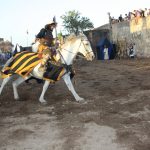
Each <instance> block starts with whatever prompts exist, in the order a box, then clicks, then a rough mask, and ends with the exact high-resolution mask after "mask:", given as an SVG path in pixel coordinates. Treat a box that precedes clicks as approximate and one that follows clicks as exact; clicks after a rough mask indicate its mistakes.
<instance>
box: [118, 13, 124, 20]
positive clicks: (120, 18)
mask: <svg viewBox="0 0 150 150" xmlns="http://www.w3.org/2000/svg"><path fill="white" fill-rule="evenodd" d="M118 21H119V22H122V21H123V18H122V14H120V16H119V18H118Z"/></svg>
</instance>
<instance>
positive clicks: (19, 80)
mask: <svg viewBox="0 0 150 150" xmlns="http://www.w3.org/2000/svg"><path fill="white" fill-rule="evenodd" d="M28 78H30V76H28V77H26V78H22V77H19V78H18V79H17V80H15V81H14V82H13V84H12V85H13V91H14V99H16V100H18V99H19V95H18V90H17V87H18V86H19V85H20V84H21V83H23V82H24V81H25V80H27V79H28Z"/></svg>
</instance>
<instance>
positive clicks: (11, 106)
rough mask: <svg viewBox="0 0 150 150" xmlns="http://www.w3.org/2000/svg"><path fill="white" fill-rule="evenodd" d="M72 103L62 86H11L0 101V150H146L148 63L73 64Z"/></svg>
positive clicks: (149, 111) (149, 94) (149, 133)
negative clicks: (44, 101)
mask: <svg viewBox="0 0 150 150" xmlns="http://www.w3.org/2000/svg"><path fill="white" fill-rule="evenodd" d="M75 68H76V77H75V81H76V84H75V85H74V86H75V89H76V91H77V92H78V94H79V95H80V96H81V97H84V98H85V102H84V103H77V102H75V100H74V98H73V96H72V95H71V93H70V92H69V91H68V89H67V87H66V85H65V83H64V82H63V81H59V82H57V83H56V84H54V85H51V86H50V87H49V89H48V91H47V93H46V99H47V101H48V104H47V105H41V104H40V103H39V102H38V98H39V95H40V92H41V90H42V84H37V83H36V82H35V81H31V83H30V84H26V83H23V84H22V85H20V87H19V94H20V101H16V100H14V99H13V91H12V85H11V82H10V83H9V84H8V85H7V86H6V87H5V88H4V91H3V93H2V95H1V96H0V150H150V140H149V139H150V59H136V60H111V61H98V60H94V61H93V62H87V61H81V60H80V61H78V62H76V63H75Z"/></svg>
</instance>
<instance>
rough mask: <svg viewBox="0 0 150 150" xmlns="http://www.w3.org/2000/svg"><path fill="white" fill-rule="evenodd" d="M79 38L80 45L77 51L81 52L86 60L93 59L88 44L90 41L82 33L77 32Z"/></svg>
mask: <svg viewBox="0 0 150 150" xmlns="http://www.w3.org/2000/svg"><path fill="white" fill-rule="evenodd" d="M78 37H79V39H80V45H79V48H78V52H80V53H81V54H83V56H84V57H85V58H86V59H87V60H91V61H92V60H93V59H94V57H95V56H94V53H93V50H92V47H91V44H90V41H89V40H88V39H87V37H86V36H85V35H84V34H81V33H80V34H79V35H78Z"/></svg>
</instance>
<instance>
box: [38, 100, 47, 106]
mask: <svg viewBox="0 0 150 150" xmlns="http://www.w3.org/2000/svg"><path fill="white" fill-rule="evenodd" d="M39 101H40V103H41V104H42V105H47V101H46V100H39Z"/></svg>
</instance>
